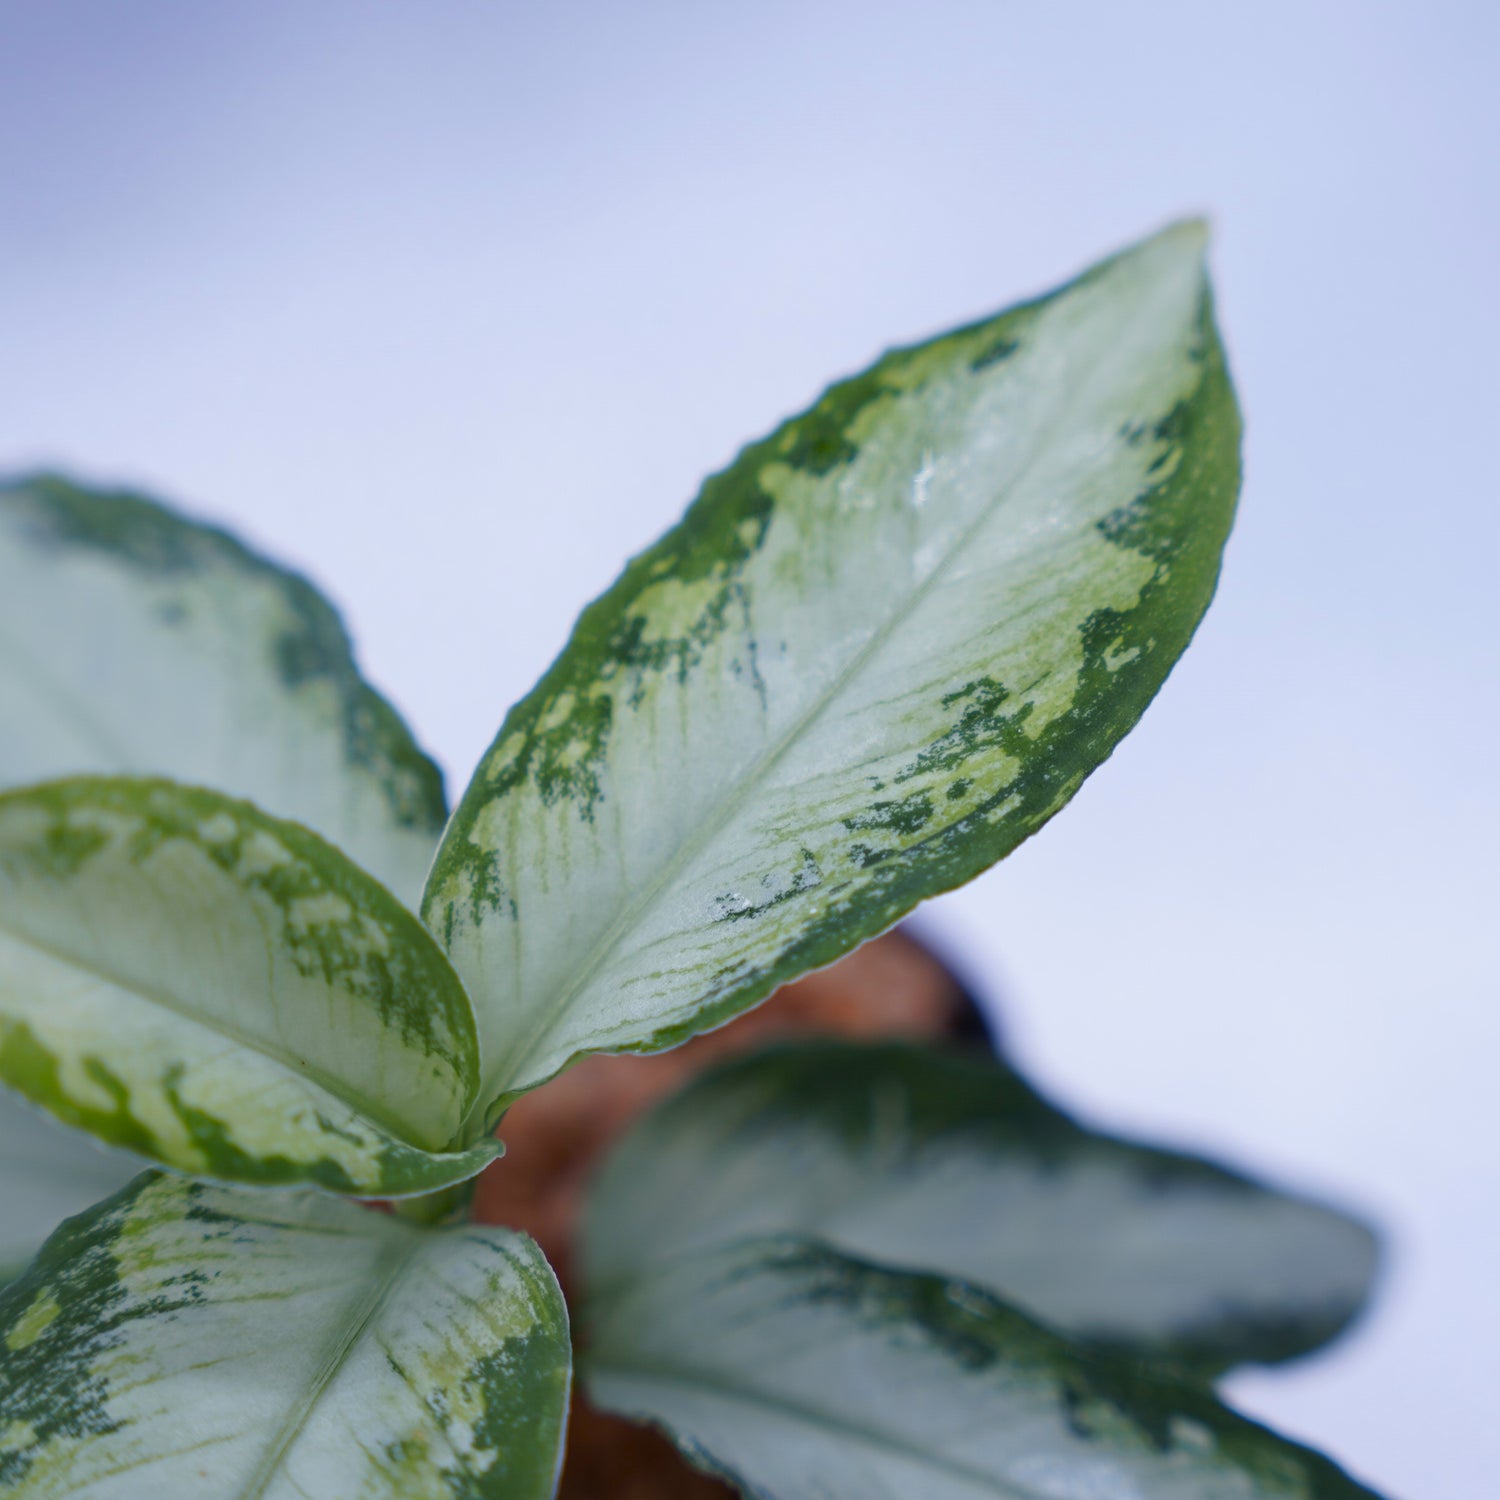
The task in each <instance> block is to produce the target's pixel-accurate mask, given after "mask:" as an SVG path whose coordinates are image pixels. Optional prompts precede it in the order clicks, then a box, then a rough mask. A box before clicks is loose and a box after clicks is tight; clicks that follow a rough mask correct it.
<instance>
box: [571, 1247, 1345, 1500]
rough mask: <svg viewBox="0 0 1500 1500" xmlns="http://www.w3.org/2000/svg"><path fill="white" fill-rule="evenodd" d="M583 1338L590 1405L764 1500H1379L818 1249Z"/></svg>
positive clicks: (1075, 1354) (1230, 1426)
mask: <svg viewBox="0 0 1500 1500" xmlns="http://www.w3.org/2000/svg"><path fill="white" fill-rule="evenodd" d="M585 1323H586V1327H587V1342H586V1344H585V1346H584V1347H585V1352H584V1354H583V1355H582V1356H581V1368H582V1374H583V1378H584V1381H585V1383H586V1385H587V1388H588V1392H589V1395H590V1397H591V1399H592V1400H593V1401H594V1402H595V1403H596V1404H597V1405H599V1406H602V1407H603V1408H605V1409H606V1410H608V1411H612V1412H615V1413H617V1414H619V1415H621V1416H625V1417H630V1418H634V1419H636V1420H640V1421H647V1422H651V1423H654V1424H656V1425H658V1426H661V1427H663V1428H665V1429H666V1430H667V1432H668V1433H669V1434H670V1435H671V1436H673V1437H674V1438H675V1439H676V1441H677V1443H678V1444H679V1446H681V1447H682V1449H683V1450H684V1451H685V1452H686V1453H687V1454H688V1456H689V1457H690V1458H692V1459H694V1460H695V1461H697V1462H698V1463H699V1464H701V1465H702V1466H703V1467H705V1468H708V1469H711V1470H713V1471H715V1472H717V1473H720V1474H723V1475H725V1476H727V1477H728V1478H729V1479H730V1480H731V1481H732V1482H733V1483H735V1484H736V1485H738V1486H739V1487H740V1489H741V1490H742V1491H743V1493H745V1494H746V1495H751V1496H755V1497H758V1500H871V1497H874V1496H891V1497H895V1496H902V1497H906V1496H913V1497H915V1496H921V1500H1370V1497H1371V1491H1369V1490H1367V1489H1365V1488H1364V1487H1363V1486H1362V1485H1360V1484H1357V1483H1356V1482H1355V1481H1354V1480H1352V1479H1350V1478H1349V1477H1348V1475H1346V1474H1345V1473H1344V1472H1343V1471H1342V1470H1340V1469H1339V1468H1338V1467H1337V1466H1336V1465H1334V1464H1333V1463H1331V1462H1329V1461H1328V1460H1327V1459H1325V1458H1322V1457H1320V1456H1319V1455H1318V1454H1315V1453H1313V1452H1310V1451H1309V1450H1308V1449H1306V1448H1303V1447H1300V1446H1298V1445H1297V1444H1295V1443H1291V1442H1288V1441H1286V1440H1285V1439H1282V1438H1280V1437H1278V1436H1277V1435H1276V1434H1274V1433H1272V1432H1269V1431H1267V1430H1266V1429H1265V1428H1263V1427H1259V1426H1257V1425H1255V1424H1254V1423H1252V1422H1248V1421H1245V1420H1244V1419H1243V1418H1241V1417H1238V1416H1236V1415H1235V1414H1234V1413H1233V1412H1231V1411H1229V1410H1228V1409H1227V1408H1226V1407H1224V1406H1223V1405H1221V1404H1220V1403H1219V1402H1218V1401H1217V1400H1215V1399H1214V1397H1213V1396H1212V1394H1211V1393H1210V1392H1209V1391H1208V1390H1207V1389H1206V1388H1205V1387H1203V1386H1201V1385H1199V1384H1197V1383H1196V1382H1192V1381H1177V1380H1174V1379H1172V1378H1169V1377H1167V1376H1164V1375H1161V1374H1156V1373H1152V1372H1151V1368H1150V1367H1149V1366H1146V1365H1139V1364H1134V1363H1132V1362H1130V1361H1125V1360H1118V1359H1112V1358H1109V1357H1107V1356H1104V1355H1101V1354H1099V1353H1098V1352H1097V1351H1090V1352H1087V1353H1083V1352H1080V1351H1079V1350H1078V1349H1077V1348H1076V1347H1075V1346H1073V1345H1072V1344H1070V1343H1069V1342H1068V1341H1067V1340H1066V1339H1064V1338H1063V1337H1061V1336H1060V1335H1058V1334H1056V1333H1053V1332H1051V1331H1049V1330H1047V1329H1045V1328H1043V1327H1042V1326H1041V1325H1039V1324H1036V1323H1034V1322H1032V1321H1031V1320H1030V1319H1028V1318H1026V1317H1023V1316H1022V1315H1021V1314H1019V1313H1018V1312H1015V1311H1013V1310H1012V1309H1010V1308H1008V1307H1007V1306H1005V1305H1004V1304H1003V1303H1001V1302H999V1301H997V1300H996V1299H994V1298H992V1297H990V1296H988V1295H986V1294H985V1293H983V1292H981V1291H979V1290H977V1289H976V1288H974V1287H971V1286H967V1285H965V1284H964V1283H962V1282H955V1281H950V1280H946V1279H944V1278H941V1277H934V1276H923V1275H917V1274H914V1273H910V1272H901V1271H892V1270H887V1269H883V1268H879V1267H876V1266H872V1265H869V1264H867V1263H865V1262H863V1261H859V1260H856V1259H853V1258H851V1257H849V1256H845V1255H842V1254H840V1253H839V1252H837V1251H835V1250H832V1249H830V1248H828V1247H827V1246H823V1245H820V1244H818V1243H816V1242H813V1241H806V1240H796V1239H791V1240H787V1239H775V1240H753V1241H741V1242H739V1243H738V1244H735V1245H730V1246H722V1247H719V1248H717V1249H712V1250H707V1251H704V1252H703V1253H702V1254H701V1255H696V1256H691V1257H687V1258H685V1259H684V1260H683V1261H682V1262H679V1263H678V1264H676V1265H674V1266H672V1267H671V1268H670V1269H668V1270H663V1271H660V1272H657V1273H655V1274H652V1275H648V1276H646V1277H644V1278H642V1279H641V1280H639V1281H634V1282H632V1283H630V1285H629V1286H628V1287H622V1288H619V1289H617V1290H616V1291H615V1292H613V1293H612V1294H611V1295H610V1296H608V1297H607V1298H604V1299H602V1300H600V1301H599V1302H590V1304H589V1306H588V1310H587V1312H586V1314H585Z"/></svg>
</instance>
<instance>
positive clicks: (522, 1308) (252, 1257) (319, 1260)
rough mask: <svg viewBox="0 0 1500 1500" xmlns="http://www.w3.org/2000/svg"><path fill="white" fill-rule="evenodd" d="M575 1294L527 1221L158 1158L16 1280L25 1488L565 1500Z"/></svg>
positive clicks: (14, 1352) (6, 1386)
mask: <svg viewBox="0 0 1500 1500" xmlns="http://www.w3.org/2000/svg"><path fill="white" fill-rule="evenodd" d="M570 1361H571V1356H570V1349H569V1341H568V1320H567V1310H566V1308H565V1307H564V1306H563V1301H562V1297H561V1294H560V1293H559V1292H558V1289H557V1283H556V1281H555V1280H554V1279H553V1276H552V1273H551V1271H550V1270H549V1268H548V1266H547V1263H546V1261H545V1260H544V1259H543V1258H542V1254H541V1252H540V1251H539V1250H538V1249H537V1248H536V1246H535V1245H534V1244H532V1242H531V1241H530V1240H528V1239H526V1238H525V1237H524V1236H522V1235H519V1234H515V1233H513V1232H512V1231H510V1230H505V1229H491V1228H481V1227H479V1226H475V1225H468V1226H465V1227H463V1228H461V1229H452V1230H424V1229H417V1228H413V1227H412V1226H410V1225H407V1224H403V1223H401V1222H400V1221H399V1220H396V1219H394V1218H390V1217H388V1216H386V1215H381V1214H376V1213H372V1212H370V1211H368V1210H365V1209H359V1208H355V1207H353V1206H352V1205H350V1204H347V1203H339V1202H338V1201H336V1200H334V1199H330V1198H325V1197H322V1196H319V1195H317V1194H308V1193H297V1194H283V1193H248V1192H245V1191H242V1190H241V1191H235V1190H231V1189H225V1188H215V1187H210V1186H208V1185H207V1184H204V1183H193V1182H186V1181H183V1180H181V1179H176V1178H170V1177H163V1176H159V1175H157V1174H154V1173H152V1174H147V1175H144V1176H142V1177H141V1178H139V1179H138V1180H137V1181H136V1182H134V1183H132V1184H131V1185H130V1186H129V1187H128V1188H126V1189H125V1190H124V1191H123V1192H122V1193H120V1194H119V1195H118V1196H116V1197H114V1198H112V1199H110V1200H109V1201H108V1202H106V1203H102V1204H100V1205H99V1206H98V1207H97V1208H95V1209H93V1210H91V1211H90V1212H89V1213H87V1214H83V1215H81V1216H80V1217H78V1218H76V1219H73V1220H70V1221H69V1222H68V1223H67V1224H65V1225H64V1226H63V1227H62V1229H60V1230H59V1231H58V1232H57V1233H56V1234H55V1235H54V1236H53V1237H52V1238H51V1239H50V1240H49V1241H48V1242H47V1245H46V1247H45V1248H44V1250H43V1251H42V1253H41V1255H40V1256H39V1257H38V1259H37V1261H36V1263H35V1264H34V1265H33V1266H32V1268H31V1269H30V1271H29V1272H28V1273H27V1274H26V1275H25V1276H24V1277H23V1278H22V1279H21V1280H20V1281H18V1282H16V1283H14V1284H13V1285H12V1286H11V1287H10V1288H8V1289H7V1290H6V1291H5V1292H4V1293H3V1294H0V1491H3V1492H4V1493H5V1494H6V1495H8V1496H15V1497H17V1500H22V1497H24V1500H44V1497H46V1500H53V1497H60V1496H64V1495H67V1496H74V1497H78V1500H138V1497H140V1496H151V1497H153V1500H203V1497H208V1496H212V1497H213V1500H252V1497H253V1500H306V1497H308V1496H317V1500H415V1497H418V1496H432V1497H438V1496H443V1497H452V1496H463V1497H467V1500H544V1497H546V1496H550V1495H551V1494H552V1489H553V1482H554V1479H555V1476H556V1473H557V1467H558V1459H559V1449H560V1445H561V1441H562V1433H563V1425H564V1417H565V1413H566V1410H567V1398H568V1386H569V1378H570Z"/></svg>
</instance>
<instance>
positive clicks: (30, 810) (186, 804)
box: [0, 777, 493, 1197]
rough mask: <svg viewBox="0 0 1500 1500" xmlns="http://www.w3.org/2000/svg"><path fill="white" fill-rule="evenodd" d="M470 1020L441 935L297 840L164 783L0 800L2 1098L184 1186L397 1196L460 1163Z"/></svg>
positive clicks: (112, 784)
mask: <svg viewBox="0 0 1500 1500" xmlns="http://www.w3.org/2000/svg"><path fill="white" fill-rule="evenodd" d="M478 1072H479V1053H478V1046H477V1041H476V1037H475V1032H474V1016H473V1011H472V1009H471V1007H470V1005H469V1000H468V997H467V995H465V993H464V990H463V986H462V985H461V984H460V983H459V981H458V979H457V978H456V976H455V975H454V973H453V971H452V969H451V968H450V967H449V966H448V963H447V960H446V959H445V958H444V957H443V954H442V952H441V950H440V949H439V948H438V946H437V944H436V943H435V942H434V941H433V940H432V938H431V937H430V936H429V935H428V934H427V932H426V930H425V929H424V928H423V927H422V925H421V924H420V923H419V922H418V921H417V919H416V918H415V917H414V916H412V915H411V914H410V913H409V912H408V911H407V910H406V909H405V908H404V907H402V906H401V905H400V903H399V902H397V901H396V899H395V898H394V897H393V896H391V895H390V894H389V893H388V892H387V891H386V890H385V888H384V887H383V886H381V885H379V884H378V883H377V882H376V881H374V880H373V879H371V878H370V877H369V876H368V875H366V874H365V873H364V872H363V871H362V870H360V869H358V868H357V867H355V866H354V865H352V864H350V863H349V862H348V860H346V859H345V858H344V857H343V855H341V854H340V853H339V852H338V850H336V849H334V848H333V847H332V846H331V845H329V844H325V843H324V842H323V841H322V840H321V839H320V838H318V837H317V836H316V835H314V834H312V833H309V832H308V831H307V830H306V829H305V828H302V827H300V826H299V825H297V824H295V823H283V822H280V821H279V820H277V819H275V818H271V817H268V816H267V815H266V814H264V813H262V812H260V811H259V810H258V809H256V808H254V807H252V806H251V805H250V804H249V803H246V802H235V801H231V800H230V799H229V798H227V797H221V796H220V795H218V794H217V793H215V792H206V791H197V790H192V789H189V788H185V787H180V786H175V785H173V784H172V783H170V782H162V781H132V780H125V779H116V780H106V779H97V778H92V777H79V778H77V779H75V780H72V781H61V782H52V783H49V784H47V785H44V786H41V787H32V788H27V789H23V790H21V791H16V792H9V793H6V794H3V795H0V1083H5V1084H9V1085H10V1086H11V1087H12V1088H14V1089H17V1090H18V1091H19V1092H21V1093H23V1094H25V1095H26V1096H27V1097H28V1098H30V1099H31V1100H33V1101H34V1102H35V1103H37V1104H40V1105H42V1106H43V1107H44V1108H45V1109H47V1110H49V1111H51V1112H52V1113H53V1114H55V1115H56V1116H57V1117H58V1118H59V1119H61V1120H64V1121H66V1122H67V1123H69V1124H71V1125H76V1126H80V1127H82V1128H83V1129H85V1130H89V1131H91V1132H92V1133H93V1134H95V1135H96V1136H98V1137H99V1138H100V1139H101V1140H104V1141H108V1142H111V1143H112V1144H115V1145H119V1146H124V1147H127V1148H128V1149H130V1150H132V1151H137V1152H140V1153H141V1154H142V1155H144V1156H148V1157H151V1158H152V1159H154V1160H157V1161H161V1162H165V1163H167V1164H168V1165H169V1166H174V1167H179V1168H181V1169H182V1170H184V1171H189V1172H197V1173H204V1174H207V1175H210V1176H215V1177H225V1178H233V1179H238V1180H242V1181H250V1182H284V1181H309V1182H317V1183H321V1184H322V1185H324V1186H326V1187H331V1188H334V1189H337V1190H339V1191H342V1192H350V1193H355V1194H358V1195H360V1196H367V1197H387V1196H394V1195H397V1194H403V1193H411V1192H418V1191H423V1190H427V1189H429V1188H436V1187H439V1186H442V1185H444V1184H445V1183H449V1182H453V1181H456V1180H461V1179H462V1178H464V1177H467V1176H470V1175H472V1174H473V1173H474V1172H476V1171H478V1170H479V1168H480V1167H481V1166H482V1165H483V1164H484V1162H485V1161H487V1160H488V1159H489V1157H490V1156H491V1155H492V1154H493V1147H492V1146H490V1145H489V1144H484V1145H481V1146H478V1147H476V1148H475V1149H474V1150H472V1151H467V1152H457V1153H452V1154H437V1153H446V1148H447V1147H448V1145H449V1143H450V1142H451V1141H452V1140H453V1139H454V1137H455V1134H456V1132H457V1131H458V1127H459V1124H460V1122H461V1121H462V1119H463V1116H464V1113H465V1111H466V1110H467V1109H468V1107H469V1106H470V1105H471V1104H472V1102H473V1099H474V1091H475V1087H476V1084H477V1080H478Z"/></svg>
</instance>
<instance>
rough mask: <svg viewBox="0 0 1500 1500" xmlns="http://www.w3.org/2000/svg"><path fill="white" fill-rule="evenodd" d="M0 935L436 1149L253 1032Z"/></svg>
mask: <svg viewBox="0 0 1500 1500" xmlns="http://www.w3.org/2000/svg"><path fill="white" fill-rule="evenodd" d="M0 934H3V935H4V936H5V937H8V938H10V939H11V940H12V941H13V942H15V943H17V944H18V945H19V946H21V947H23V948H30V949H32V950H33V951H35V952H37V953H40V954H42V955H44V956H45V957H46V958H48V959H50V960H51V961H52V962H54V963H57V964H60V965H62V966H63V967H65V968H70V969H75V970H78V971H80V972H82V973H84V974H87V975H88V976H89V977H90V978H92V979H95V980H97V981H98V982H100V983H101V984H106V985H108V986H109V987H110V988H111V989H116V990H121V991H123V992H124V993H125V994H127V995H132V996H134V997H135V998H136V999H138V1000H144V1001H145V1002H146V1003H147V1004H148V1005H157V1006H160V1007H161V1009H163V1010H165V1011H168V1012H170V1013H171V1014H172V1015H174V1016H176V1017H178V1019H179V1020H182V1021H186V1022H187V1023H188V1024H189V1025H192V1026H197V1027H200V1028H202V1030H204V1031H208V1032H211V1033H213V1034H214V1035H216V1036H222V1037H223V1038H224V1039H225V1040H226V1041H230V1042H233V1043H234V1044H235V1045H236V1046H239V1047H243V1048H244V1049H245V1050H246V1051H248V1052H254V1053H256V1054H257V1055H259V1056H261V1057H265V1058H268V1059H270V1061H272V1062H274V1063H277V1064H278V1065H279V1066H281V1067H283V1068H285V1069H286V1071H287V1072H288V1073H290V1074H292V1075H293V1076H294V1077H299V1078H305V1079H307V1080H308V1081H309V1082H310V1083H313V1084H315V1085H316V1086H317V1087H318V1088H320V1089H322V1090H323V1091H324V1092H325V1093H327V1094H329V1095H331V1096H332V1097H333V1098H335V1099H337V1100H339V1101H340V1102H341V1103H343V1104H347V1105H348V1106H349V1107H350V1108H351V1109H354V1110H357V1111H358V1112H359V1113H360V1114H362V1115H363V1116H364V1117H365V1118H366V1119H368V1120H369V1121H370V1122H371V1123H372V1124H373V1125H375V1126H376V1127H377V1128H379V1129H381V1130H383V1131H386V1132H388V1133H389V1134H391V1135H392V1136H394V1137H395V1138H396V1139H397V1140H400V1141H402V1142H403V1143H404V1144H406V1145H408V1146H410V1147H411V1148H412V1149H413V1150H415V1151H427V1152H429V1154H441V1153H432V1152H431V1150H430V1148H428V1147H426V1146H421V1145H418V1144H417V1142H415V1141H413V1140H411V1139H410V1137H409V1136H408V1134H407V1132H406V1130H405V1129H404V1127H402V1126H399V1125H397V1124H396V1123H395V1122H394V1121H391V1120H388V1119H387V1118H386V1117H385V1114H384V1111H382V1110H381V1109H380V1108H379V1107H378V1106H375V1105H373V1104H372V1101H370V1100H369V1099H368V1098H366V1097H365V1096H364V1095H363V1094H361V1093H360V1091H359V1090H357V1089H353V1088H351V1087H349V1085H348V1084H347V1083H345V1082H343V1081H342V1080H340V1079H337V1078H334V1077H333V1076H332V1075H331V1074H329V1073H327V1072H325V1071H324V1070H323V1069H322V1068H320V1067H317V1066H316V1065H314V1064H312V1063H307V1062H304V1061H302V1060H301V1059H300V1058H297V1057H294V1056H293V1055H292V1054H291V1053H290V1052H288V1051H286V1050H285V1049H283V1048H280V1047H277V1046H275V1045H274V1044H272V1043H270V1042H269V1041H268V1040H264V1039H262V1038H259V1037H252V1036H251V1035H249V1033H247V1032H244V1031H241V1030H240V1029H239V1028H238V1027H237V1026H235V1025H234V1024H233V1023H232V1022H230V1021H227V1020H225V1019H223V1018H221V1017H217V1016H215V1017H207V1016H201V1015H197V1014H195V1013H194V1012H193V1011H191V1010H189V1009H188V1008H187V1007H186V1006H185V1005H183V1004H181V1003H180V1002H178V1001H176V1000H174V999H172V998H171V997H170V996H169V995H167V994H166V993H165V992H164V991H161V990H155V989H152V988H150V987H147V986H144V985H139V984H137V983H136V982H135V981H126V980H123V979H121V978H120V977H119V976H118V975H114V974H110V973H109V972H108V971H107V970H105V969H101V968H100V967H98V966H97V965H96V964H91V963H88V962H86V961H85V960H83V959H81V958H79V957H78V956H77V955H76V954H72V953H68V952H66V951H65V950H63V949H61V948H55V947H53V946H52V945H51V944H50V943H46V942H43V941H42V940H41V939H39V938H37V937H36V936H34V935H33V934H31V933H27V932H23V931H20V930H18V929H17V928H16V927H15V926H14V925H13V924H12V923H10V922H7V921H6V920H5V918H4V916H3V915H0Z"/></svg>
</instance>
